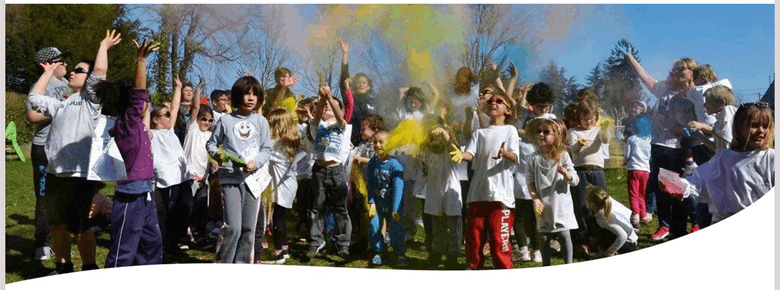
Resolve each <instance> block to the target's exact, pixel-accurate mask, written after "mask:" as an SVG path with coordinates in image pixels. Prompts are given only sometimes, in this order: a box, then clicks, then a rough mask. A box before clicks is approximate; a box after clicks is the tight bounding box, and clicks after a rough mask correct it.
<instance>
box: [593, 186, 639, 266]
mask: <svg viewBox="0 0 780 290" xmlns="http://www.w3.org/2000/svg"><path fill="white" fill-rule="evenodd" d="M609 199H610V200H611V201H612V210H611V211H610V213H609V220H606V219H604V210H603V209H602V210H599V212H598V213H596V214H595V215H596V223H597V224H598V225H599V226H600V227H601V228H603V229H605V230H608V231H610V232H612V233H613V234H615V236H616V238H615V241H614V242H613V243H612V245H610V246H609V248H607V251H608V252H612V253H615V252H617V250H619V249H620V247H622V246H623V244H624V243H625V242H629V243H636V241H637V240H639V236H637V234H636V232H635V231H634V227H633V226H632V225H631V210H630V209H628V208H627V207H626V206H625V205H623V204H622V203H620V202H618V201H617V200H615V199H614V198H612V197H610V198H609Z"/></svg>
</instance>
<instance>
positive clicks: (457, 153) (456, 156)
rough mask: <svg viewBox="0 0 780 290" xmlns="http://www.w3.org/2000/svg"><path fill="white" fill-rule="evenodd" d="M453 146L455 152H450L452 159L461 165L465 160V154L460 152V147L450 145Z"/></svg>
mask: <svg viewBox="0 0 780 290" xmlns="http://www.w3.org/2000/svg"><path fill="white" fill-rule="evenodd" d="M450 145H451V146H452V149H454V150H453V151H450V156H451V157H450V159H452V161H455V162H456V163H460V162H461V161H462V160H463V152H461V151H460V148H458V146H455V144H450Z"/></svg>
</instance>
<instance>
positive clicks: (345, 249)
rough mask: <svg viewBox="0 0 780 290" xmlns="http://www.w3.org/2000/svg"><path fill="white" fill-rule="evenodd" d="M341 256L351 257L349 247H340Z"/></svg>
mask: <svg viewBox="0 0 780 290" xmlns="http://www.w3.org/2000/svg"><path fill="white" fill-rule="evenodd" d="M339 256H340V257H342V258H346V257H349V246H341V247H339Z"/></svg>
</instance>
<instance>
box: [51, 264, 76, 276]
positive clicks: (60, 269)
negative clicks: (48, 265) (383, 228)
mask: <svg viewBox="0 0 780 290" xmlns="http://www.w3.org/2000/svg"><path fill="white" fill-rule="evenodd" d="M54 267H55V268H54V271H52V272H51V273H49V276H54V275H59V274H66V273H73V263H60V262H55V263H54Z"/></svg>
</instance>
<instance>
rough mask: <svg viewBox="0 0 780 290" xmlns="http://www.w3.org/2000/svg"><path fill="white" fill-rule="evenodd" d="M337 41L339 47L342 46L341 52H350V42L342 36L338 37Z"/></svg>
mask: <svg viewBox="0 0 780 290" xmlns="http://www.w3.org/2000/svg"><path fill="white" fill-rule="evenodd" d="M336 42H338V43H339V47H341V52H342V53H344V54H346V53H347V52H349V43H347V42H346V41H344V40H343V39H341V38H339V39H336Z"/></svg>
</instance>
